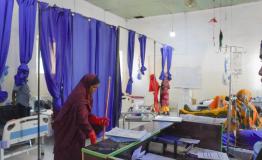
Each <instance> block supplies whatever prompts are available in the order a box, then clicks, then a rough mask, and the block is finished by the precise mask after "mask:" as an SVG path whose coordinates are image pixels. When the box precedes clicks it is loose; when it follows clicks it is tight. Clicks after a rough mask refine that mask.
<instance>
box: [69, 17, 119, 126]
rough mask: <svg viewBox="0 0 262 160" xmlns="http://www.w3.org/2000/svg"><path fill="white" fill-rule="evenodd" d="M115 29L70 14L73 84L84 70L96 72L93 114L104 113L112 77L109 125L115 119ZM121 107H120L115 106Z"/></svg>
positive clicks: (100, 114) (99, 114) (114, 123)
mask: <svg viewBox="0 0 262 160" xmlns="http://www.w3.org/2000/svg"><path fill="white" fill-rule="evenodd" d="M116 46H117V29H116V27H114V26H109V25H107V24H105V23H103V22H101V21H98V20H95V19H88V18H86V17H83V16H81V15H79V14H75V15H74V16H73V53H74V54H73V58H72V59H73V63H72V66H73V73H72V75H73V76H72V77H73V79H72V84H73V87H74V86H75V85H76V84H77V83H78V82H79V80H80V78H81V77H82V76H83V75H85V74H86V73H95V74H96V75H98V77H99V79H100V86H99V88H98V91H97V92H96V93H95V94H94V97H93V98H94V101H93V111H92V112H93V113H94V114H95V115H98V116H104V114H105V106H106V96H107V85H108V78H109V76H111V78H112V79H111V86H110V87H111V92H110V98H109V112H108V116H109V118H110V122H111V123H110V126H109V128H112V127H114V126H115V125H116V122H115V120H114V119H115V117H114V115H115V110H117V109H118V108H114V105H115V101H116V100H118V99H116V97H115V91H116V89H115V87H116V83H115V82H116V80H118V81H119V77H118V79H117V78H116V76H117V75H119V74H116V66H117V63H116V62H117V61H116V60H117V58H116V57H117V56H116V55H117V54H116V53H117V52H116ZM117 107H120V106H117Z"/></svg>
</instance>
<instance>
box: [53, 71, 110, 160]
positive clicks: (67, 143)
mask: <svg viewBox="0 0 262 160" xmlns="http://www.w3.org/2000/svg"><path fill="white" fill-rule="evenodd" d="M98 86H99V79H98V77H97V76H96V75H93V74H87V75H85V76H84V77H83V78H82V79H81V80H80V82H79V83H78V85H77V86H76V87H75V88H74V90H73V91H72V92H71V94H70V95H69V97H68V99H67V100H66V102H65V104H64V106H63V108H62V109H61V111H60V112H59V113H58V115H57V117H56V118H55V121H54V137H55V144H54V160H80V159H81V148H82V147H84V146H85V140H86V138H90V141H91V144H95V143H96V133H95V128H97V127H100V128H101V129H102V127H103V126H108V124H109V120H108V119H107V118H105V117H102V118H99V117H96V116H94V115H92V114H91V111H92V105H93V97H92V95H93V93H94V92H95V91H96V90H97V88H98Z"/></svg>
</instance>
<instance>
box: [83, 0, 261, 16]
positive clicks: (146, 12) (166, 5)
mask: <svg viewBox="0 0 262 160" xmlns="http://www.w3.org/2000/svg"><path fill="white" fill-rule="evenodd" d="M86 1H88V2H90V3H92V4H94V5H96V6H98V7H100V8H103V9H104V10H105V11H108V12H111V13H114V14H116V15H118V16H120V17H123V18H126V19H131V18H134V17H136V16H143V17H148V16H157V15H164V14H174V13H179V12H190V11H196V10H205V9H211V8H214V7H215V8H217V7H224V6H231V5H238V4H242V3H250V2H257V1H261V0H86Z"/></svg>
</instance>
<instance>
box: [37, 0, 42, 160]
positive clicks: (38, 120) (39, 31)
mask: <svg viewBox="0 0 262 160" xmlns="http://www.w3.org/2000/svg"><path fill="white" fill-rule="evenodd" d="M38 7H39V5H38ZM38 33H39V35H38V51H37V56H38V57H37V60H38V62H37V141H38V142H37V159H38V160H40V159H41V155H40V152H41V151H40V147H41V146H40V45H41V43H40V39H41V10H40V9H38Z"/></svg>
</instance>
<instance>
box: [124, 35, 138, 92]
mask: <svg viewBox="0 0 262 160" xmlns="http://www.w3.org/2000/svg"><path fill="white" fill-rule="evenodd" d="M135 34H136V33H135V32H134V31H131V30H129V31H128V49H127V52H128V53H127V64H128V73H129V80H128V83H127V86H126V93H128V94H132V83H133V78H132V72H133V61H134V47H135Z"/></svg>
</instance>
